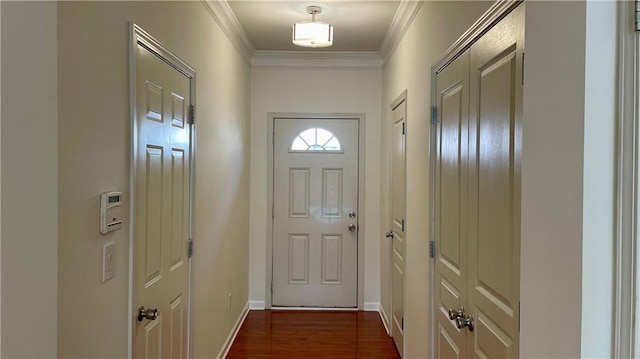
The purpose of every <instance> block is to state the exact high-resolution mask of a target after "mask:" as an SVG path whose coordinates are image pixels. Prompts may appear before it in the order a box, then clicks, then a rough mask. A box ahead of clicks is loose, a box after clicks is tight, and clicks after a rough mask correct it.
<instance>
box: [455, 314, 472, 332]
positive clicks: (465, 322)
mask: <svg viewBox="0 0 640 359" xmlns="http://www.w3.org/2000/svg"><path fill="white" fill-rule="evenodd" d="M456 327H458V329H462V328H464V327H468V328H469V331H470V332H472V331H473V317H472V316H467V317H466V318H456Z"/></svg>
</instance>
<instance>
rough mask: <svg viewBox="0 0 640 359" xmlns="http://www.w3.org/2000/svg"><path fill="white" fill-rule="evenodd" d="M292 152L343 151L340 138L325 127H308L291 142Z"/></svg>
mask: <svg viewBox="0 0 640 359" xmlns="http://www.w3.org/2000/svg"><path fill="white" fill-rule="evenodd" d="M289 151H290V152H315V153H318V152H320V153H322V152H332V153H336V152H338V153H340V152H342V146H341V145H340V141H339V140H338V138H337V137H336V136H335V135H334V134H333V133H331V132H329V131H327V130H325V129H324V128H318V127H313V128H308V129H306V130H304V131H302V132H300V133H299V134H298V136H296V138H295V139H294V140H293V142H292V143H291V148H290V149H289Z"/></svg>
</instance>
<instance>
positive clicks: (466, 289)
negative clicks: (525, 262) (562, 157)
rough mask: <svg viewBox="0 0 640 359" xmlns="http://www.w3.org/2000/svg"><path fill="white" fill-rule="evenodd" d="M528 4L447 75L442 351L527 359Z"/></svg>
mask: <svg viewBox="0 0 640 359" xmlns="http://www.w3.org/2000/svg"><path fill="white" fill-rule="evenodd" d="M523 46H524V5H520V6H519V7H517V8H516V9H515V10H513V11H512V12H511V13H510V14H509V15H508V16H506V17H505V18H504V19H502V20H501V21H500V22H499V23H498V24H496V25H495V26H494V27H493V28H491V29H490V30H489V31H488V32H486V33H485V34H484V35H483V36H482V37H481V38H480V39H478V40H477V41H476V42H475V43H474V44H473V45H472V46H471V47H470V49H469V50H468V51H466V52H464V53H463V54H462V55H460V56H459V57H458V58H457V59H456V60H455V61H453V62H452V63H451V64H450V65H448V67H447V68H445V69H444V70H443V71H441V72H440V73H439V74H438V76H437V79H436V81H437V91H438V92H437V94H438V101H437V104H436V106H437V112H438V120H439V121H438V128H437V130H438V132H437V138H438V140H437V152H436V153H437V155H436V170H435V181H436V191H435V199H434V200H435V223H436V228H435V235H436V238H435V242H436V251H435V253H436V256H435V288H434V295H435V303H436V311H435V316H436V317H435V319H434V320H435V322H436V325H435V328H436V333H435V335H436V337H435V350H436V351H435V353H436V356H437V357H438V358H464V357H479V358H517V357H518V356H519V340H520V338H519V312H520V305H519V302H520V162H521V158H522V153H521V152H522V151H521V148H522V145H521V138H522V127H521V116H522V63H523V60H522V59H523V49H524V48H523Z"/></svg>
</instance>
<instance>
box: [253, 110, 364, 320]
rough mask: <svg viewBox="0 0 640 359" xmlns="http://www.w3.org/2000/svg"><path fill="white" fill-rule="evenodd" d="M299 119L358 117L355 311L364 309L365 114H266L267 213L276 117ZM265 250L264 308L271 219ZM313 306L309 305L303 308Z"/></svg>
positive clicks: (268, 295)
mask: <svg viewBox="0 0 640 359" xmlns="http://www.w3.org/2000/svg"><path fill="white" fill-rule="evenodd" d="M282 118H284V119H286V118H298V119H327V120H341V119H343V120H357V121H358V212H359V216H358V217H359V227H360V228H359V231H358V259H357V260H358V267H357V268H358V298H357V303H358V310H365V303H364V243H365V241H364V238H365V217H366V216H365V206H364V193H365V191H364V186H365V183H364V173H365V172H364V159H365V157H364V151H365V133H366V132H365V127H366V126H365V123H366V117H365V114H364V113H289V112H270V113H268V114H267V148H266V151H267V158H268V159H269V160H268V163H267V188H268V190H267V201H266V203H265V206H266V213H267V214H269V213H271V208H272V205H273V131H274V128H275V125H274V124H275V120H276V119H282ZM266 231H267V232H266V238H267V251H266V253H265V255H266V259H267V260H266V268H265V272H266V287H265V293H266V295H265V306H264V307H265V309H272V308H271V299H272V293H271V281H272V279H273V265H272V260H273V219H271V220H267V228H266ZM306 309H312V308H306Z"/></svg>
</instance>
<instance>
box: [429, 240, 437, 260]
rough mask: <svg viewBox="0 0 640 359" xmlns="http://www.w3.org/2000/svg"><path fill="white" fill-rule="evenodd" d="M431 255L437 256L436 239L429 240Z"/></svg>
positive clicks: (432, 256)
mask: <svg viewBox="0 0 640 359" xmlns="http://www.w3.org/2000/svg"><path fill="white" fill-rule="evenodd" d="M429 256H431V258H435V257H436V242H434V241H431V242H429Z"/></svg>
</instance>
